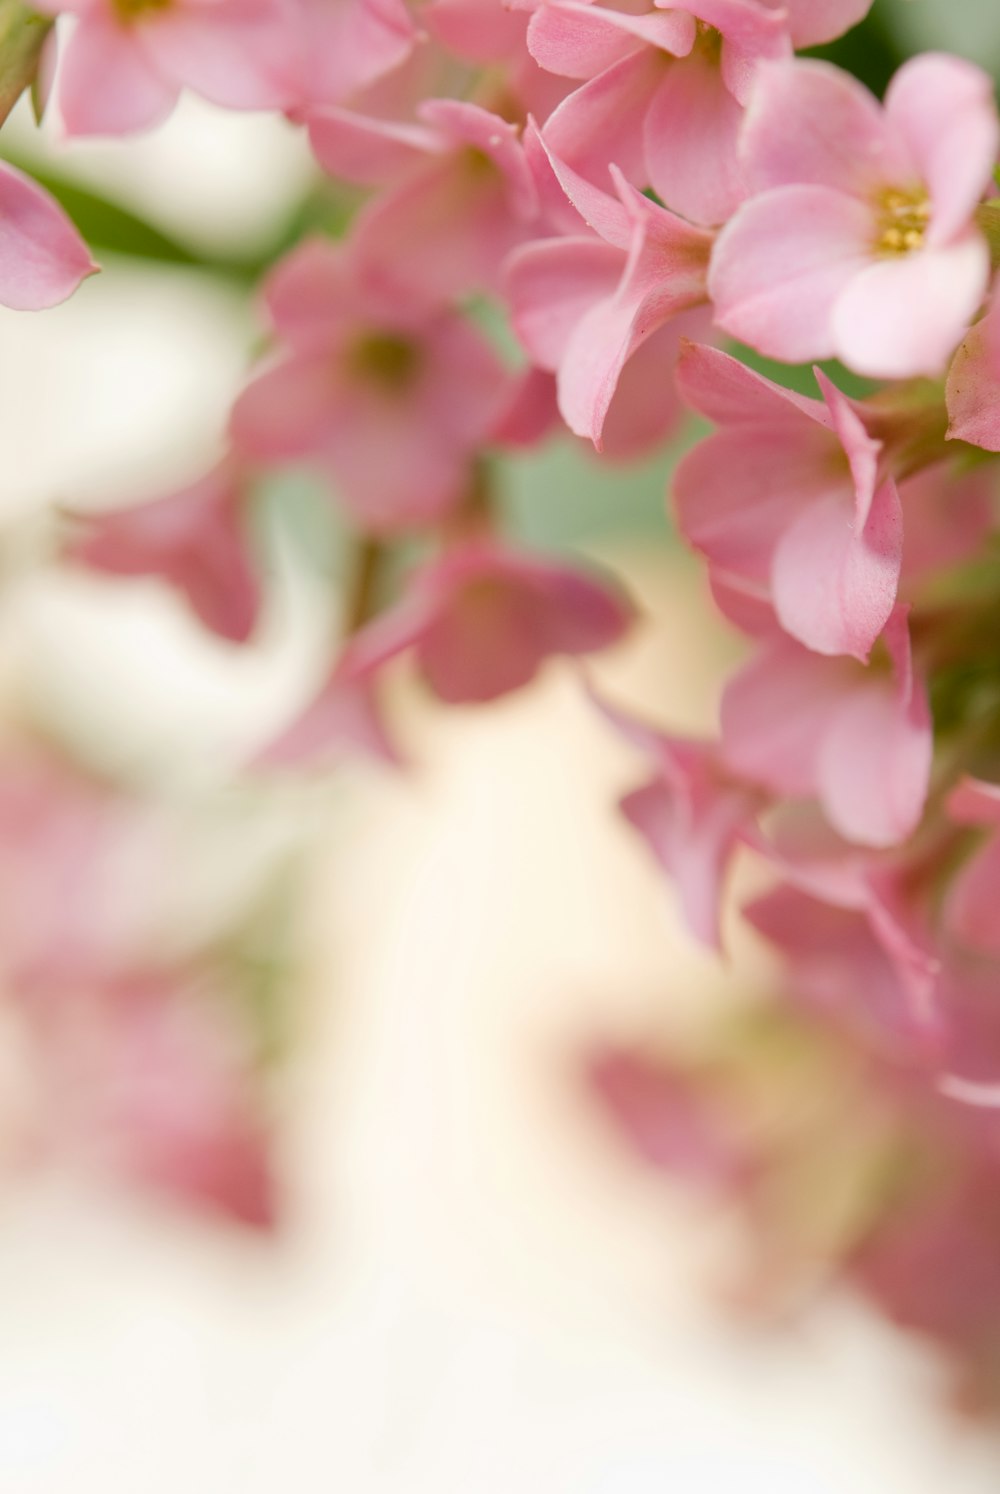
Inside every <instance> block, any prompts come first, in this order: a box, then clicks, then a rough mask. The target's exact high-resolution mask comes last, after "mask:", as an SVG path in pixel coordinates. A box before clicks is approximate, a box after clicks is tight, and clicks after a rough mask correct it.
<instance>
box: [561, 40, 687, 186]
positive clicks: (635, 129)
mask: <svg viewBox="0 0 1000 1494" xmlns="http://www.w3.org/2000/svg"><path fill="white" fill-rule="evenodd" d="M662 79H663V58H662V55H661V54H660V53H658V52H656V51H654V50H653V49H652V48H650V47H647V48H644V49H643V50H642V51H641V52H637V53H636V54H635V55H634V56H632V57H626V58H625V59H624V60H623V61H622V62H619V63H617V64H616V65H615V66H614V67H609V68H606V69H605V71H604V72H603V73H599V74H598V76H597V77H596V78H593V79H591V81H590V82H589V83H584V84H583V86H582V88H578V89H576V91H575V92H574V93H571V94H570V96H569V98H567V99H565V100H564V101H563V103H561V104H560V105H559V107H558V109H556V110H555V111H554V113H553V114H552V115H550V117H549V119H548V121H547V122H546V125H545V131H544V138H545V140H546V142H547V144H548V146H549V148H550V149H551V150H552V151H553V152H554V153H555V155H557V156H558V157H559V158H560V160H562V161H565V163H566V165H567V166H569V167H570V168H571V169H572V170H573V171H576V172H577V173H578V174H579V175H580V176H582V177H585V178H586V179H587V180H588V181H590V182H593V183H594V185H595V186H598V187H600V188H601V189H602V190H604V191H607V188H608V164H609V162H613V163H614V164H615V165H616V166H618V167H619V168H620V169H621V170H622V171H623V172H624V173H625V175H626V177H627V178H628V179H629V181H630V182H635V183H637V184H638V185H639V186H645V185H646V183H647V168H646V146H645V141H644V138H643V121H644V119H645V115H646V111H647V110H648V108H649V105H650V104H651V102H652V100H653V98H654V96H655V94H656V91H657V88H658V87H659V85H660V83H661V82H662Z"/></svg>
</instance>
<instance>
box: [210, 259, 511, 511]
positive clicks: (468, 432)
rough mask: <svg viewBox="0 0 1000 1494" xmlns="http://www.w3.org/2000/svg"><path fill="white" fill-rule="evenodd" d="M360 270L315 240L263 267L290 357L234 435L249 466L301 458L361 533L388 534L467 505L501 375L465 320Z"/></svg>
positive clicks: (240, 412)
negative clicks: (331, 488) (316, 470)
mask: <svg viewBox="0 0 1000 1494" xmlns="http://www.w3.org/2000/svg"><path fill="white" fill-rule="evenodd" d="M367 268H368V267H367V265H366V263H365V262H364V261H361V260H359V256H358V254H357V253H356V252H355V249H354V246H352V245H351V244H350V243H348V244H347V245H341V246H336V245H333V244H330V243H327V242H325V241H323V240H320V239H313V240H310V241H308V242H306V243H305V244H303V245H301V246H300V247H299V248H298V249H296V250H295V251H294V252H293V253H292V254H291V255H290V256H289V257H288V258H287V259H285V260H283V261H282V262H281V263H280V264H279V265H278V266H277V268H276V269H275V270H274V271H272V273H271V275H270V277H269V279H268V282H267V285H266V287H265V301H266V305H267V310H268V313H269V316H270V320H271V322H272V325H273V326H274V328H275V329H276V331H277V333H278V335H279V337H280V338H281V340H282V342H283V343H284V344H285V347H286V350H287V351H286V352H285V354H284V356H283V357H282V358H280V360H279V361H278V362H277V363H275V364H274V365H273V366H272V367H270V368H269V369H267V370H265V372H263V373H261V374H260V375H258V377H257V378H256V379H255V380H254V381H253V383H251V384H250V385H249V387H248V388H247V389H245V390H244V391H243V393H242V395H241V396H240V397H239V399H238V400H237V401H236V405H235V407H234V410H233V414H232V422H231V431H232V438H233V442H234V446H235V448H236V450H237V451H238V452H239V453H241V454H242V455H243V456H244V457H245V458H247V459H249V460H251V461H259V462H263V463H270V464H280V463H288V462H294V461H301V460H307V459H308V460H310V461H311V462H313V463H314V464H315V465H317V466H319V467H320V468H321V469H322V470H324V471H326V472H328V473H329V474H330V476H331V477H332V478H333V481H334V484H335V490H336V494H337V497H338V498H339V499H340V500H341V501H342V502H343V504H344V506H345V507H346V508H347V509H348V511H349V512H350V513H351V514H352V515H353V516H354V517H355V518H356V519H357V521H358V522H359V523H360V524H361V525H362V526H363V527H365V528H366V529H370V530H374V531H388V530H395V529H400V528H405V527H408V526H412V525H415V524H420V523H425V522H428V521H431V520H435V519H438V518H440V517H441V516H442V515H444V514H446V513H447V512H448V511H449V510H450V509H452V508H453V507H454V505H455V504H456V503H458V501H459V500H460V499H461V498H462V496H463V494H464V492H465V490H466V488H467V486H468V483H469V480H470V472H471V464H472V461H473V459H474V457H475V456H476V454H477V453H478V451H479V449H480V447H481V446H482V445H483V443H484V442H485V441H486V439H487V437H488V435H489V434H490V432H491V431H492V428H493V426H494V424H495V422H496V421H497V420H498V418H499V417H500V415H501V413H502V411H503V409H504V408H505V406H506V404H507V402H508V400H509V398H510V377H509V375H508V374H507V373H506V371H505V369H504V367H503V365H502V364H501V363H500V361H499V359H498V358H497V356H496V354H495V353H494V352H493V350H492V348H491V346H490V344H489V343H488V342H487V341H486V340H485V338H484V337H483V336H482V335H481V333H480V332H479V331H478V330H477V329H476V327H475V326H474V325H473V323H472V322H471V321H469V320H468V319H467V318H466V317H464V316H461V315H459V314H458V313H457V312H453V311H448V310H442V309H436V308H426V307H424V306H422V305H414V304H413V303H412V302H411V301H410V300H409V299H408V298H407V297H405V296H402V295H398V294H395V293H393V294H386V293H384V292H383V291H382V290H380V289H379V288H378V287H377V286H374V285H373V284H372V283H371V281H370V279H369V277H368V275H367V274H366V271H367ZM376 278H377V277H376Z"/></svg>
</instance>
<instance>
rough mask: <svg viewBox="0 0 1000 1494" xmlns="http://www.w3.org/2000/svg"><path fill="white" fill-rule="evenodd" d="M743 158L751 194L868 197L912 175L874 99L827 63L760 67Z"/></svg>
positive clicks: (791, 62)
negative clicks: (815, 191) (826, 190)
mask: <svg viewBox="0 0 1000 1494" xmlns="http://www.w3.org/2000/svg"><path fill="white" fill-rule="evenodd" d="M741 153H742V158H743V165H744V170H745V173H746V180H747V184H748V187H749V188H750V189H751V190H752V191H754V192H764V191H767V190H768V189H770V188H773V187H787V186H800V185H810V186H821V187H830V188H833V189H835V190H836V191H837V192H843V193H846V194H847V195H848V196H853V197H858V198H864V199H867V198H869V197H870V196H871V195H872V193H873V192H875V191H876V190H877V189H878V188H879V187H881V186H884V185H886V184H887V183H896V184H899V183H900V182H906V181H908V180H909V179H910V178H911V177H912V175H913V169H914V163H913V162H912V161H911V160H910V159H909V157H908V155H907V153H906V151H905V150H904V149H902V147H901V145H900V144H899V143H898V142H897V139H896V135H895V132H894V131H893V130H891V129H890V128H888V127H887V124H886V121H885V119H884V118H883V115H882V111H881V109H880V108H879V105H878V102H877V100H876V99H875V98H873V96H872V95H871V94H870V93H869V92H868V90H867V88H865V87H864V86H863V84H861V83H858V82H857V81H856V79H854V78H852V77H851V76H850V74H849V73H845V72H842V71H841V69H840V68H837V67H833V66H832V65H831V64H830V63H827V62H812V61H802V60H799V61H789V62H765V63H761V65H760V67H759V68H758V70H757V73H756V76H755V79H754V88H753V94H752V97H751V99H750V103H749V106H748V108H747V115H746V124H745V126H744V132H743V137H742V140H741Z"/></svg>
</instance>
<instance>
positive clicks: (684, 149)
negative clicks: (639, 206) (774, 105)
mask: <svg viewBox="0 0 1000 1494" xmlns="http://www.w3.org/2000/svg"><path fill="white" fill-rule="evenodd" d="M742 122H743V110H742V108H741V106H740V105H739V104H738V103H737V102H736V100H735V99H734V98H733V96H732V94H731V93H730V92H729V90H728V89H727V87H726V85H725V82H724V80H723V77H722V73H721V72H720V70H719V68H718V67H717V66H715V64H714V63H712V62H711V61H710V59H708V58H706V57H704V56H703V55H702V54H701V53H700V52H698V51H695V52H692V54H691V56H690V57H685V58H683V59H680V60H678V61H676V62H673V63H671V64H670V66H669V67H668V68H667V69H666V70H665V72H664V75H663V79H662V81H661V83H660V86H659V87H658V88H657V90H656V92H655V94H654V96H653V98H652V101H651V103H650V106H649V109H648V111H647V113H646V122H645V127H644V135H643V138H644V142H645V152H646V172H647V175H648V177H649V181H650V183H651V184H652V186H653V187H654V188H655V189H656V191H657V193H658V195H659V196H660V197H661V198H662V200H663V201H664V202H665V203H666V205H667V207H668V208H671V209H673V211H674V212H677V213H681V214H683V216H684V217H685V218H690V219H692V220H693V221H694V222H696V223H724V222H725V221H726V219H727V218H729V217H730V216H731V214H732V213H733V211H734V210H735V208H736V207H737V205H738V204H739V202H740V200H741V199H742V197H743V196H744V188H743V178H742V170H741V168H740V164H739V161H738V159H737V151H736V143H737V139H738V137H739V133H740V126H741V124H742Z"/></svg>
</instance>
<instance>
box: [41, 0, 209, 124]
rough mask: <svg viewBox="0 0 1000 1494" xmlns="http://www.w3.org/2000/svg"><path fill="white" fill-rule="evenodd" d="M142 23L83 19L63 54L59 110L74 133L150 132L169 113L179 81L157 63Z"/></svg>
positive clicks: (99, 17)
mask: <svg viewBox="0 0 1000 1494" xmlns="http://www.w3.org/2000/svg"><path fill="white" fill-rule="evenodd" d="M141 32H142V28H141V26H138V27H135V28H132V27H128V28H125V27H122V26H119V25H117V24H116V23H115V22H114V21H112V20H109V19H106V18H105V17H104V15H102V14H100V13H95V14H93V15H89V16H85V17H83V18H82V19H81V20H80V22H79V24H78V25H77V29H76V31H75V33H74V34H73V36H72V38H71V39H70V42H69V45H68V46H67V47H66V50H65V53H64V55H63V58H62V70H61V73H60V76H59V109H60V113H61V114H62V118H63V123H64V125H65V126H66V130H67V133H68V134H70V135H127V134H132V133H133V132H135V131H138V130H151V129H152V128H153V126H154V125H158V124H160V123H161V122H162V121H163V120H164V119H166V117H167V115H168V114H170V112H171V111H172V109H173V107H174V105H175V104H176V102H177V99H178V96H179V94H180V84H179V83H178V82H175V81H174V80H173V79H171V78H168V77H165V76H164V75H163V74H162V73H161V72H160V71H159V69H158V68H157V67H156V64H155V62H154V61H153V59H152V58H151V56H150V55H149V53H148V51H147V49H146V48H145V47H144V45H143V41H142V35H141Z"/></svg>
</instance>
